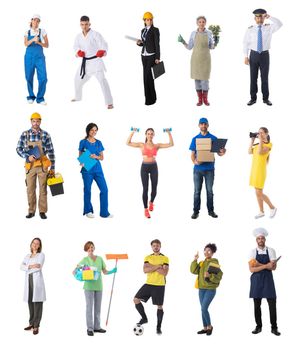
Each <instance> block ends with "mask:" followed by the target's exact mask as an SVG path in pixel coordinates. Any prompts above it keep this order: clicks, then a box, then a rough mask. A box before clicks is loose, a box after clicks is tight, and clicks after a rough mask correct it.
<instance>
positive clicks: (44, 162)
mask: <svg viewBox="0 0 299 350" xmlns="http://www.w3.org/2000/svg"><path fill="white" fill-rule="evenodd" d="M50 166H51V161H50V159H49V158H48V157H47V156H41V158H40V159H37V160H35V161H34V162H32V163H27V162H26V163H25V169H26V171H29V170H30V169H31V168H35V167H43V169H48V168H49V167H50Z"/></svg>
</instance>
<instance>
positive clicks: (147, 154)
mask: <svg viewBox="0 0 299 350" xmlns="http://www.w3.org/2000/svg"><path fill="white" fill-rule="evenodd" d="M136 131H137V129H133V130H132V132H131V133H130V136H129V137H128V140H127V145H128V146H131V147H136V148H140V149H141V153H142V157H143V162H142V164H141V171H140V175H141V181H142V187H143V194H142V199H143V205H144V215H145V217H146V218H148V219H150V217H151V216H150V213H149V211H153V210H154V200H155V197H156V194H157V185H158V166H157V163H156V156H157V152H158V150H159V149H160V148H168V147H172V146H173V139H172V135H171V132H170V129H166V132H167V133H168V137H169V142H168V143H154V142H153V138H154V136H155V132H154V129H152V128H148V129H147V130H146V131H145V142H132V138H133V135H134V133H135V132H136ZM149 178H150V180H151V187H152V191H151V199H150V202H149V203H148V183H149Z"/></svg>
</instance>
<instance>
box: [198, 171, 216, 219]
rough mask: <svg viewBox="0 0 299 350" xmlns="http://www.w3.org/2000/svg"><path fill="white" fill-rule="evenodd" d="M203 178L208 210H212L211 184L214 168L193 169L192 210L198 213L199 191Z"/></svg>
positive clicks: (212, 195) (212, 182)
mask: <svg viewBox="0 0 299 350" xmlns="http://www.w3.org/2000/svg"><path fill="white" fill-rule="evenodd" d="M203 180H205V185H206V191H207V208H208V212H209V213H211V212H213V211H214V201H213V197H214V194H213V184H214V170H196V169H194V170H193V181H194V201H193V212H194V213H198V212H199V211H200V203H201V200H200V193H201V188H202V183H203Z"/></svg>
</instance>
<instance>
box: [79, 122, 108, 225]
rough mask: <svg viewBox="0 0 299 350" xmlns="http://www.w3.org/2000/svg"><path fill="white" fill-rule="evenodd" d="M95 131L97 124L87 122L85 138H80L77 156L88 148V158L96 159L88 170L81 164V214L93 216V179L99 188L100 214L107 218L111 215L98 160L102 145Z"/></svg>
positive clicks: (100, 156) (101, 152)
mask: <svg viewBox="0 0 299 350" xmlns="http://www.w3.org/2000/svg"><path fill="white" fill-rule="evenodd" d="M97 131H98V127H97V125H96V124H94V123H89V124H88V125H87V127H86V137H85V139H83V140H81V141H80V144H79V156H80V155H81V154H82V153H83V152H85V151H86V150H88V151H89V152H90V158H92V159H95V160H96V161H97V162H96V163H95V165H94V166H93V167H92V168H91V169H89V170H88V171H87V170H86V169H85V168H84V164H81V166H82V170H81V174H82V178H83V183H84V211H83V215H86V217H88V218H94V214H93V207H92V204H91V185H92V183H93V181H95V182H96V184H97V185H98V187H99V189H100V216H101V217H103V218H107V217H112V216H111V215H110V213H109V211H108V187H107V184H106V180H105V177H104V173H103V170H102V166H101V163H100V161H102V160H103V159H104V154H103V151H104V147H103V144H102V142H101V141H100V140H97V139H96V138H95V136H96V134H97Z"/></svg>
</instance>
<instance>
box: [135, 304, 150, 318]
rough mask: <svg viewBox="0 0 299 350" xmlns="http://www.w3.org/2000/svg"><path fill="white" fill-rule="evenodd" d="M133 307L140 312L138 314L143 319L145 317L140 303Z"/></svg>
mask: <svg viewBox="0 0 299 350" xmlns="http://www.w3.org/2000/svg"><path fill="white" fill-rule="evenodd" d="M135 307H136V309H137V311H138V312H139V313H140V316H141V317H142V318H144V319H147V317H146V314H145V311H144V307H143V305H142V303H139V304H135Z"/></svg>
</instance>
